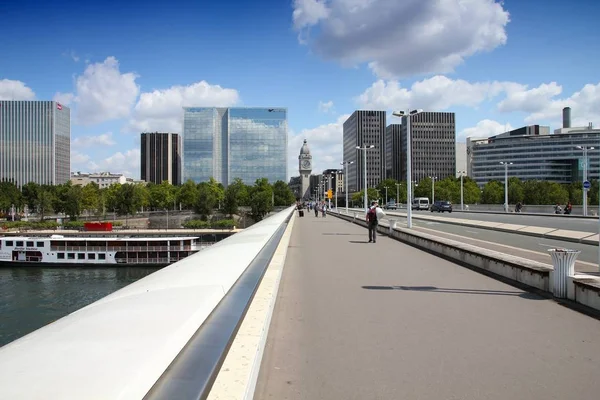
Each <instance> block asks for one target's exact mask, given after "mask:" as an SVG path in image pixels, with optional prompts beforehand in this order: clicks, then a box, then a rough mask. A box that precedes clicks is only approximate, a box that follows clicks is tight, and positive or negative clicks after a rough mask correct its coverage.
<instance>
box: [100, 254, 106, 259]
mask: <svg viewBox="0 0 600 400" xmlns="http://www.w3.org/2000/svg"><path fill="white" fill-rule="evenodd" d="M98 260H106V254H104V253H100V254H98Z"/></svg>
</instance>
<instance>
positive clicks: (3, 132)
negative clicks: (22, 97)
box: [0, 100, 71, 187]
mask: <svg viewBox="0 0 600 400" xmlns="http://www.w3.org/2000/svg"><path fill="white" fill-rule="evenodd" d="M70 175H71V110H70V109H69V108H68V107H66V106H63V105H62V104H60V103H57V102H55V101H12V100H2V101H0V180H10V181H13V182H15V183H16V184H17V185H18V186H19V187H22V186H23V185H24V184H26V183H28V182H35V183H38V184H41V185H57V184H62V183H67V182H68V181H69V179H70Z"/></svg>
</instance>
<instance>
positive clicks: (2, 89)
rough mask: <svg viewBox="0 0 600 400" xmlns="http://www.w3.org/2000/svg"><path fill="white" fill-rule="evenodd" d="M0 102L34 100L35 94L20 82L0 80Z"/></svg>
mask: <svg viewBox="0 0 600 400" xmlns="http://www.w3.org/2000/svg"><path fill="white" fill-rule="evenodd" d="M0 100H35V93H34V92H33V90H31V88H29V87H27V85H26V84H25V83H23V82H21V81H13V80H10V79H0Z"/></svg>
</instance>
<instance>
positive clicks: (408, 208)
mask: <svg viewBox="0 0 600 400" xmlns="http://www.w3.org/2000/svg"><path fill="white" fill-rule="evenodd" d="M422 112H423V110H421V109H417V110H412V111H408V112H407V111H394V112H393V113H392V115H393V116H394V117H400V118H402V117H406V182H407V184H408V190H407V193H406V227H407V228H412V169H411V167H412V160H411V153H412V141H411V139H410V119H411V117H412V116H413V115H417V114H419V113H422Z"/></svg>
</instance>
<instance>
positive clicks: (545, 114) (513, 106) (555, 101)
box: [498, 82, 600, 127]
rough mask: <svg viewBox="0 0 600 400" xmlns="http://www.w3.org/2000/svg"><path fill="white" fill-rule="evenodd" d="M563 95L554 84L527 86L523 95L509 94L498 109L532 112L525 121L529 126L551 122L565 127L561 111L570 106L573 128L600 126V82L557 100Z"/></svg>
mask: <svg viewBox="0 0 600 400" xmlns="http://www.w3.org/2000/svg"><path fill="white" fill-rule="evenodd" d="M561 93H562V87H561V86H559V85H557V84H556V83H554V82H552V83H550V84H542V85H540V86H539V87H537V88H533V89H528V88H527V87H526V86H524V89H523V90H522V91H521V92H517V93H512V94H509V96H508V97H507V99H505V100H504V101H502V102H501V103H500V104H499V105H498V107H499V109H500V110H501V111H524V112H528V113H530V114H529V115H528V116H527V117H526V118H525V122H526V123H528V124H540V123H542V124H543V123H552V124H553V125H554V126H555V127H559V126H562V122H561V119H562V109H563V108H564V107H571V115H572V123H571V126H587V125H588V123H589V122H592V123H593V125H594V126H599V125H600V83H598V84H591V83H589V84H587V85H585V86H584V87H583V88H581V89H580V90H578V91H577V92H575V93H573V94H572V95H571V96H569V97H566V98H556V97H557V96H558V95H560V94H561Z"/></svg>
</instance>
